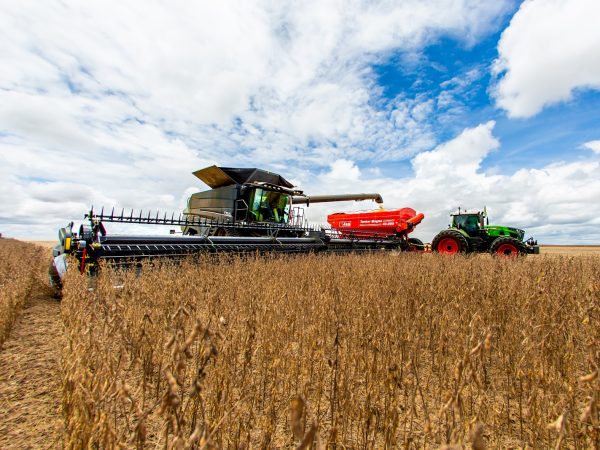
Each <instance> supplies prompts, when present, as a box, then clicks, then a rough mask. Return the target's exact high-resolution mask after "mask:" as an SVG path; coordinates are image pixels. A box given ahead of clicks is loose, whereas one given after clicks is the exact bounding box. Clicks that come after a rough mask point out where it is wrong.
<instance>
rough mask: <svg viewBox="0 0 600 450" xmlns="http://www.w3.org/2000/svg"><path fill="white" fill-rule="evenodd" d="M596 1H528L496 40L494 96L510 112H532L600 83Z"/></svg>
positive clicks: (599, 11) (524, 114)
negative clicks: (496, 75)
mask: <svg viewBox="0 0 600 450" xmlns="http://www.w3.org/2000/svg"><path fill="white" fill-rule="evenodd" d="M598 17H600V2H598V1H597V0H552V1H543V0H537V1H536V0H527V1H525V2H524V3H523V4H522V5H521V7H520V9H519V11H518V12H517V13H516V14H515V15H514V16H513V18H512V20H511V22H510V25H509V27H508V28H507V29H506V30H504V32H503V33H502V37H501V39H500V42H499V43H498V53H499V57H498V59H497V60H496V62H495V71H496V73H497V74H499V75H500V76H501V78H500V79H499V81H498V83H497V85H496V87H495V88H494V96H495V98H496V103H497V105H498V106H499V107H501V108H503V109H505V110H506V111H507V112H508V115H509V116H510V117H530V116H532V115H534V114H536V113H538V112H540V111H541V110H542V109H543V108H544V107H545V106H547V105H550V104H554V103H557V102H561V101H565V100H568V99H570V98H571V96H572V94H573V91H574V90H576V89H599V88H600V52H598V48H600V27H599V26H598Z"/></svg>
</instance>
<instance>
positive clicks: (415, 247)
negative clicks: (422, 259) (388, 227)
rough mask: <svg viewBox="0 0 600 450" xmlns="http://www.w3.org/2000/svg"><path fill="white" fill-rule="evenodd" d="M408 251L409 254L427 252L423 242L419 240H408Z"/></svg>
mask: <svg viewBox="0 0 600 450" xmlns="http://www.w3.org/2000/svg"><path fill="white" fill-rule="evenodd" d="M408 251H409V252H423V251H425V246H424V245H423V241H422V240H421V239H417V238H408Z"/></svg>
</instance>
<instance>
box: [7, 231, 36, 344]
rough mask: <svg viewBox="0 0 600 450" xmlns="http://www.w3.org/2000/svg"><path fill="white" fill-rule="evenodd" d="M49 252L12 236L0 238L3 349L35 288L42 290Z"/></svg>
mask: <svg viewBox="0 0 600 450" xmlns="http://www.w3.org/2000/svg"><path fill="white" fill-rule="evenodd" d="M47 254H48V252H47V251H46V250H44V249H43V248H41V247H38V246H36V245H33V244H27V243H25V242H20V241H16V240H13V239H0V349H1V348H2V344H3V343H4V341H5V340H6V338H7V337H8V335H9V334H10V330H11V328H12V326H13V324H14V322H15V320H16V319H17V317H18V316H19V313H20V312H21V309H22V308H23V305H24V304H25V302H26V300H27V298H28V297H29V295H30V294H31V293H32V290H33V289H43V287H42V286H44V285H45V284H46V280H44V279H43V278H44V276H45V273H44V268H47V264H48V258H47Z"/></svg>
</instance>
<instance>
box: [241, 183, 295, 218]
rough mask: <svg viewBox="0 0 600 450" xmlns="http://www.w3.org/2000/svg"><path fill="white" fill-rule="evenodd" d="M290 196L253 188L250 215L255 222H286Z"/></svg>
mask: <svg viewBox="0 0 600 450" xmlns="http://www.w3.org/2000/svg"><path fill="white" fill-rule="evenodd" d="M289 213H290V196H289V195H287V194H283V193H281V192H274V191H267V190H264V189H260V188H259V189H255V190H254V192H253V193H252V198H251V200H250V215H251V217H252V219H253V220H255V221H257V222H275V223H286V222H287V221H288V218H289Z"/></svg>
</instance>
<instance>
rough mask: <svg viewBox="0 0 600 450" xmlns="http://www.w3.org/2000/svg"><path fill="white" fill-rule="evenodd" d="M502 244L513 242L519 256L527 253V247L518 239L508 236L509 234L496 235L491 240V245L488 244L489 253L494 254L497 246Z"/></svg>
mask: <svg viewBox="0 0 600 450" xmlns="http://www.w3.org/2000/svg"><path fill="white" fill-rule="evenodd" d="M502 244H513V245H514V246H515V247H517V251H518V252H519V256H526V255H527V247H525V244H524V243H523V242H521V241H520V240H518V239H515V238H512V237H509V236H500V237H497V238H496V239H494V241H493V242H492V245H490V253H491V254H492V255H495V254H496V251H497V250H498V247H500V246H501V245H502Z"/></svg>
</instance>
